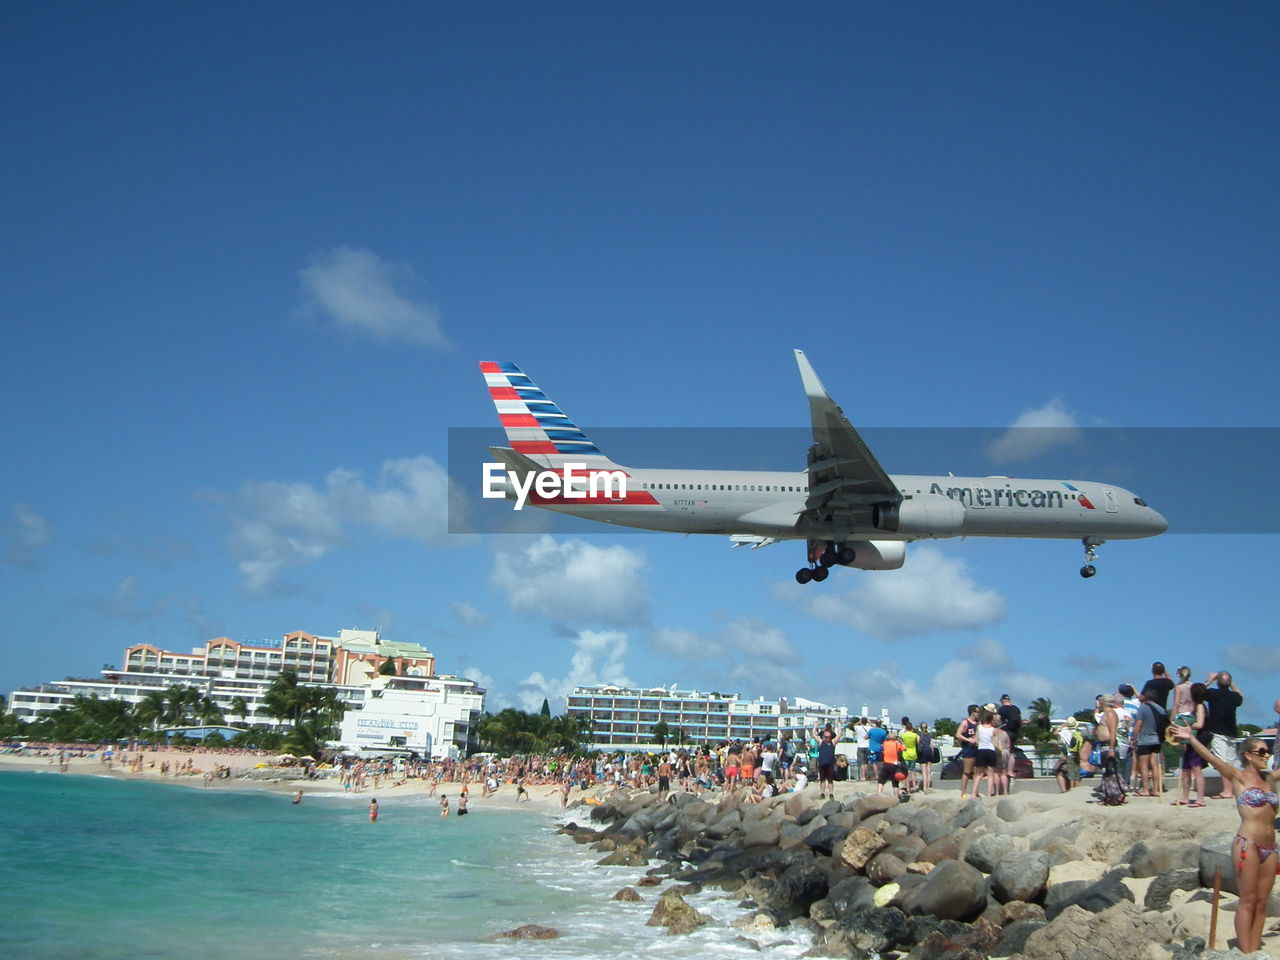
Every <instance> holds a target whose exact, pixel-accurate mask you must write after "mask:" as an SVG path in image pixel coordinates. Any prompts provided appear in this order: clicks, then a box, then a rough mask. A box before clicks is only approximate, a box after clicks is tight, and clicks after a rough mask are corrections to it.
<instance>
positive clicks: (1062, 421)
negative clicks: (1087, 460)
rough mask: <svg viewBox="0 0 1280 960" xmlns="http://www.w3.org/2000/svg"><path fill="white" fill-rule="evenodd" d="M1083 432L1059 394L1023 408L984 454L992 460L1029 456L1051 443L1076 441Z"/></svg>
mask: <svg viewBox="0 0 1280 960" xmlns="http://www.w3.org/2000/svg"><path fill="white" fill-rule="evenodd" d="M1083 436H1084V434H1083V433H1082V432H1081V430H1080V425H1079V424H1078V423H1077V422H1076V416H1075V414H1074V413H1072V412H1071V411H1070V410H1068V409H1067V408H1066V406H1065V404H1064V403H1063V402H1062V398H1061V397H1054V398H1053V399H1052V400H1050V401H1049V402H1048V403H1046V404H1045V405H1044V406H1043V407H1038V408H1036V409H1034V410H1023V411H1022V413H1021V414H1019V415H1018V419H1017V420H1015V421H1014V422H1013V426H1011V427H1010V428H1009V429H1008V430H1006V431H1005V432H1004V433H1002V434H1000V436H999V437H997V438H996V439H995V440H993V441H992V442H991V443H989V444H988V445H987V456H988V457H990V458H991V460H992V461H994V462H995V463H1014V462H1017V461H1020V460H1030V459H1032V458H1033V457H1037V456H1039V455H1040V454H1042V453H1044V452H1045V451H1046V450H1049V449H1052V448H1053V447H1061V446H1068V445H1070V444H1075V443H1079V442H1080V440H1081V438H1082V437H1083Z"/></svg>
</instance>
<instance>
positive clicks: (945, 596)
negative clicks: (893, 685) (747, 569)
mask: <svg viewBox="0 0 1280 960" xmlns="http://www.w3.org/2000/svg"><path fill="white" fill-rule="evenodd" d="M966 570H967V567H966V566H965V563H964V561H963V560H959V559H957V558H955V557H948V556H946V555H945V554H944V553H942V552H941V551H940V550H938V549H937V548H935V547H919V548H917V549H916V550H915V551H913V552H912V553H911V555H910V556H908V558H907V563H906V565H905V566H903V568H902V569H900V570H885V571H877V572H876V573H873V574H864V575H861V576H857V575H854V576H850V577H848V579H849V586H847V587H845V588H843V589H839V588H837V589H836V590H828V591H826V592H815V591H809V592H808V593H800V592H797V591H795V590H794V589H784V588H780V589H778V590H777V591H775V593H776V596H778V597H779V598H780V599H782V600H784V601H786V602H788V603H793V604H795V605H796V606H798V607H799V608H800V609H801V610H803V611H804V612H805V613H807V614H809V616H811V617H814V618H815V619H818V620H825V621H828V622H830V623H839V624H844V625H847V626H850V627H852V628H853V629H855V630H857V631H858V632H859V633H863V634H866V635H867V636H869V637H876V638H878V639H881V640H902V639H904V638H906V637H912V636H918V635H920V634H925V633H933V632H936V631H944V630H980V629H982V628H983V627H986V626H989V625H991V624H993V623H997V622H999V621H1000V620H1002V619H1003V618H1004V613H1005V606H1004V598H1003V597H1002V596H1000V594H999V593H998V592H997V591H995V590H988V589H983V588H982V587H980V586H979V585H978V583H977V582H976V581H975V580H974V579H973V578H972V577H971V576H969V574H968V573H967V572H966ZM842 574H847V572H846V571H842V570H840V569H838V568H837V569H836V570H835V571H834V572H833V574H832V577H833V579H834V578H836V577H840V576H841V575H842ZM830 583H831V581H828V586H829V585H830ZM787 586H788V587H789V586H790V585H789V584H788V585H787Z"/></svg>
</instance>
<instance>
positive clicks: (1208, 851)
mask: <svg viewBox="0 0 1280 960" xmlns="http://www.w3.org/2000/svg"><path fill="white" fill-rule="evenodd" d="M1234 839H1235V834H1234V833H1215V834H1214V835H1213V836H1212V837H1209V838H1208V839H1207V840H1205V841H1204V842H1202V843H1201V844H1200V857H1199V864H1198V866H1199V867H1200V886H1202V887H1207V888H1209V889H1210V890H1212V889H1213V874H1214V871H1215V870H1217V869H1220V870H1221V871H1222V889H1223V890H1227V891H1229V892H1231V893H1234V894H1237V895H1239V893H1240V888H1239V887H1238V886H1237V885H1236V871H1235V865H1234V864H1233V862H1232V859H1233V858H1232V854H1231V842H1232V840H1234Z"/></svg>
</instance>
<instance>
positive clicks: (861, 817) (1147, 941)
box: [561, 791, 1274, 960]
mask: <svg viewBox="0 0 1280 960" xmlns="http://www.w3.org/2000/svg"><path fill="white" fill-rule="evenodd" d="M587 809H590V813H589V817H590V820H591V825H590V826H579V825H578V824H577V823H569V824H567V825H566V826H564V827H561V831H562V832H564V833H567V834H569V835H571V836H572V837H573V838H574V839H575V840H576V841H578V842H579V843H585V844H592V845H593V848H594V849H595V850H596V851H598V852H600V853H602V854H604V855H603V857H602V858H601V859H600V860H599V861H598V862H599V863H600V864H601V865H604V866H623V867H632V868H635V867H642V866H648V867H650V869H649V870H648V872H647V873H646V874H645V876H644V877H643V878H641V879H640V881H639V882H638V883H637V884H636V886H637V887H639V891H637V890H636V889H633V888H627V889H626V890H625V892H623V891H620V892H619V895H618V896H617V897H616V899H623V900H637V899H651V898H652V897H653V896H654V893H656V892H658V891H654V892H648V891H646V888H654V887H663V889H662V890H661V891H660V896H659V897H658V898H657V901H656V905H655V906H654V907H653V909H652V914H651V916H650V918H649V923H650V924H653V925H655V926H662V927H665V928H666V929H667V932H668V933H683V932H688V931H690V930H693V929H697V928H698V927H701V926H703V925H705V924H706V923H707V922H708V919H709V918H708V917H707V916H706V915H705V914H702V913H699V912H698V911H697V910H696V909H695V908H694V907H693V906H691V905H690V904H688V903H686V902H685V897H686V896H688V895H690V894H692V893H701V892H702V891H704V890H708V891H710V890H716V891H719V892H721V893H722V894H723V895H724V896H727V897H732V898H733V899H735V900H736V901H738V902H739V903H738V905H739V906H740V907H742V908H743V910H744V911H745V912H744V914H743V915H742V917H741V918H740V919H739V920H737V921H735V922H734V924H733V926H734V927H736V928H737V936H739V937H741V938H744V939H745V940H746V941H747V942H749V943H751V944H752V945H754V946H762V947H767V946H769V945H770V943H776V942H778V941H779V939H780V938H785V937H786V936H787V933H788V931H787V929H786V928H791V929H796V928H802V929H805V930H807V931H809V933H810V934H811V935H812V939H813V947H812V948H811V949H810V950H809V951H808V953H807V954H806V956H815V957H840V958H858V960H862V958H891V957H896V958H906V960H977V958H985V957H1015V958H1020V960H1085V958H1087V960H1141V958H1151V960H1170V958H1172V960H1193V958H1197V957H1199V958H1203V960H1213V958H1214V957H1215V956H1217V954H1215V953H1214V952H1213V951H1208V950H1205V949H1204V944H1203V939H1202V938H1203V936H1204V934H1205V933H1206V932H1207V907H1208V904H1207V899H1208V893H1207V891H1205V890H1204V889H1202V870H1201V867H1202V861H1204V862H1209V860H1211V859H1212V856H1213V854H1214V853H1215V852H1216V851H1215V850H1213V849H1212V848H1213V842H1212V841H1209V842H1206V843H1201V842H1200V841H1199V840H1198V839H1193V838H1191V837H1189V836H1176V834H1177V833H1178V831H1177V830H1174V831H1168V832H1172V833H1173V834H1175V836H1173V837H1172V838H1171V839H1160V837H1159V836H1158V831H1157V832H1156V833H1155V834H1153V833H1152V830H1151V829H1150V827H1151V825H1150V824H1149V823H1146V822H1145V821H1143V822H1141V823H1133V822H1125V821H1117V820H1115V819H1111V818H1109V816H1108V815H1109V814H1110V813H1111V811H1110V810H1107V811H1103V810H1100V809H1098V808H1086V807H1083V806H1081V805H1079V804H1076V805H1072V806H1066V805H1064V804H1062V803H1061V802H1059V801H1058V798H1053V797H1038V796H1028V797H1027V798H1026V799H1025V800H1024V799H1023V798H1019V797H1006V798H1002V799H1000V800H998V801H996V800H984V801H968V802H965V801H961V800H959V799H957V798H955V797H946V796H944V795H934V796H930V797H928V798H923V799H922V798H919V797H917V798H916V799H915V800H913V801H912V802H910V803H899V802H898V800H897V798H896V797H893V796H877V795H858V794H854V795H851V796H849V797H847V798H845V799H844V800H843V801H836V800H825V801H824V800H819V799H818V798H816V797H814V796H812V795H811V794H790V795H784V796H781V797H775V798H773V799H772V800H769V801H765V802H764V803H760V804H748V803H741V802H739V800H738V798H736V797H732V796H730V797H724V798H715V799H706V798H699V797H695V796H693V795H692V794H674V795H672V796H671V797H669V798H667V799H666V800H659V798H658V797H657V795H656V794H652V793H649V792H642V791H641V792H633V793H629V794H617V795H615V796H613V797H611V798H610V799H608V800H606V801H603V802H601V803H600V804H599V805H597V806H595V807H592V808H586V807H583V808H581V810H583V811H585V810H587ZM575 812H578V811H575ZM1151 812H1152V813H1157V811H1154V810H1153V811H1151ZM1182 832H1183V833H1188V832H1189V831H1188V830H1185V829H1184V830H1183V831H1182ZM1137 835H1141V836H1150V838H1151V839H1150V840H1144V841H1141V842H1133V839H1132V838H1133V837H1134V836H1137ZM1206 858H1208V859H1206ZM654 861H658V864H657V865H654ZM664 885H665V886H664ZM641 891H644V892H641ZM1228 896H1229V895H1228ZM1228 909H1229V907H1228ZM1219 923H1220V932H1219V941H1218V943H1219V946H1220V947H1223V948H1225V946H1226V940H1227V937H1228V936H1229V931H1230V929H1231V921H1230V914H1229V913H1225V912H1224V914H1223V915H1222V917H1221V918H1220V921H1219ZM1272 945H1273V946H1274V941H1273V942H1272ZM1221 956H1229V954H1221ZM1235 956H1237V957H1239V956H1240V954H1238V953H1237V954H1235ZM1258 956H1264V954H1259V955H1258Z"/></svg>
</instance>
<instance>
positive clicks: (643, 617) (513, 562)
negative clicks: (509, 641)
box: [490, 535, 649, 626]
mask: <svg viewBox="0 0 1280 960" xmlns="http://www.w3.org/2000/svg"><path fill="white" fill-rule="evenodd" d="M644 565H645V556H644V553H643V552H641V551H639V550H630V549H628V548H626V547H619V546H613V547H598V546H595V545H594V544H589V543H586V542H584V541H582V540H563V541H560V540H556V539H555V538H554V537H552V536H549V535H543V536H541V537H538V538H537V539H535V540H533V541H532V542H530V543H528V544H526V545H525V546H523V547H520V548H518V549H510V550H503V551H500V552H499V553H498V555H497V556H496V557H495V559H494V565H493V574H492V576H491V578H490V581H491V582H492V584H493V585H494V586H495V587H497V588H498V589H499V590H501V591H502V592H503V593H505V594H506V597H507V602H508V603H509V604H510V605H511V609H513V610H515V611H516V612H517V613H524V614H533V615H536V616H542V617H547V618H549V619H552V620H555V621H558V622H560V623H565V624H571V625H574V626H577V625H580V624H605V625H610V626H627V625H636V624H644V623H647V622H648V620H649V584H648V582H647V581H646V580H645V578H644V576H643V570H644Z"/></svg>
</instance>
